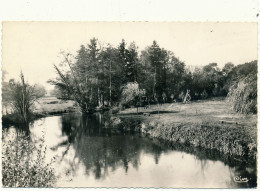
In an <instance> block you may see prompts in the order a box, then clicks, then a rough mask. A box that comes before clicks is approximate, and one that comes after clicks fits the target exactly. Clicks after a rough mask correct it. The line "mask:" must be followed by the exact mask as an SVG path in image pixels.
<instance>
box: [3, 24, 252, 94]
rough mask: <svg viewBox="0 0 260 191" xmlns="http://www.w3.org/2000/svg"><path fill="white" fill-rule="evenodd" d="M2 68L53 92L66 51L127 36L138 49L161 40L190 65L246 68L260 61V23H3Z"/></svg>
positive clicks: (115, 40)
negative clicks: (259, 55)
mask: <svg viewBox="0 0 260 191" xmlns="http://www.w3.org/2000/svg"><path fill="white" fill-rule="evenodd" d="M2 29H3V38H2V39H3V41H2V59H3V60H2V64H3V66H2V68H3V69H4V70H6V71H7V72H8V75H7V76H6V79H5V80H6V81H7V80H9V79H10V78H15V79H17V78H18V76H19V73H20V71H21V70H22V71H23V73H24V75H25V78H26V80H27V81H28V82H29V83H31V84H33V83H39V84H42V85H44V86H45V87H46V88H47V89H52V86H51V85H48V84H47V83H46V81H47V80H48V79H50V78H55V76H56V74H55V70H54V68H53V64H58V63H59V62H60V58H59V52H60V51H61V50H65V51H67V50H68V51H70V52H72V53H75V52H76V51H77V50H78V49H79V47H80V45H81V44H84V45H86V44H87V43H88V42H89V40H90V39H91V38H93V37H96V38H98V39H99V40H100V41H101V42H103V43H110V44H112V45H113V46H118V45H119V43H120V41H121V40H122V39H123V38H124V39H125V41H126V42H127V44H128V45H129V44H130V42H132V41H135V42H136V44H137V46H138V47H139V51H140V50H142V49H144V48H145V47H146V46H149V45H151V44H152V41H153V40H156V41H157V42H158V44H159V45H160V47H162V48H165V49H168V50H171V51H173V52H174V53H175V56H177V57H179V59H180V60H182V61H184V62H185V63H186V65H193V66H196V65H200V66H203V65H206V64H208V63H211V62H216V63H218V65H219V67H220V68H221V67H223V66H224V64H225V63H227V62H232V63H234V64H235V65H237V64H243V63H245V62H249V61H252V60H256V59H257V23H228V22H227V23H217V22H214V23H203V22H201V23H198V22H179V23H178V22H175V23H171V22H168V23H162V22H161V23H156V22H123V23H119V22H107V23H102V22H96V23H87V22H4V23H3V28H2Z"/></svg>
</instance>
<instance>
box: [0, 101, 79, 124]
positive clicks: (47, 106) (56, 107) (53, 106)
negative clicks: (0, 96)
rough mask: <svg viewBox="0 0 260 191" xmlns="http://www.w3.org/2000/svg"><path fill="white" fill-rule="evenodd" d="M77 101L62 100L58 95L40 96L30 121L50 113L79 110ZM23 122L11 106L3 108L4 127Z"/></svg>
mask: <svg viewBox="0 0 260 191" xmlns="http://www.w3.org/2000/svg"><path fill="white" fill-rule="evenodd" d="M77 110H78V108H77V107H76V106H75V102H74V101H71V100H60V99H57V98H56V97H42V98H39V99H38V100H37V101H36V102H35V103H34V105H33V109H32V114H31V115H30V119H29V120H30V121H33V120H35V119H37V118H41V117H46V116H49V115H56V114H61V113H68V112H74V111H77ZM19 123H22V122H21V121H20V120H19V115H18V114H16V113H14V112H12V110H11V108H10V107H8V106H7V107H6V108H5V109H4V110H3V116H2V124H3V127H9V126H12V125H17V124H19Z"/></svg>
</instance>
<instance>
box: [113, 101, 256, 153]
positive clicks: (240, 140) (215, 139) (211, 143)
mask: <svg viewBox="0 0 260 191" xmlns="http://www.w3.org/2000/svg"><path fill="white" fill-rule="evenodd" d="M158 110H159V114H158ZM144 113H145V114H147V113H149V114H150V116H149V115H143V114H144ZM116 116H117V117H119V118H120V119H121V120H122V121H124V122H126V121H128V122H127V124H131V123H133V122H130V121H139V124H140V125H139V130H140V131H141V132H143V133H145V134H148V135H149V136H151V137H156V138H161V139H164V140H168V141H171V142H178V143H184V144H189V145H193V146H195V147H203V148H207V149H216V150H218V151H220V152H222V153H225V154H231V155H239V156H245V155H250V156H253V157H255V156H256V148H257V144H256V143H257V115H243V114H238V113H236V112H234V111H233V110H232V106H231V104H229V103H228V101H227V100H226V99H223V98H215V99H210V100H203V101H196V102H192V103H190V104H182V103H173V104H162V105H159V106H158V105H152V106H151V107H150V108H148V109H144V108H139V114H137V113H136V108H129V109H126V110H124V111H120V112H119V113H118V114H117V115H116ZM135 125H136V124H135ZM127 128H128V129H129V127H127ZM135 129H136V128H135ZM137 129H138V128H137Z"/></svg>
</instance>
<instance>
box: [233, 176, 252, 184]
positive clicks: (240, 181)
mask: <svg viewBox="0 0 260 191" xmlns="http://www.w3.org/2000/svg"><path fill="white" fill-rule="evenodd" d="M234 181H235V182H238V183H245V182H248V181H249V180H248V178H246V177H245V178H242V177H241V176H235V177H234Z"/></svg>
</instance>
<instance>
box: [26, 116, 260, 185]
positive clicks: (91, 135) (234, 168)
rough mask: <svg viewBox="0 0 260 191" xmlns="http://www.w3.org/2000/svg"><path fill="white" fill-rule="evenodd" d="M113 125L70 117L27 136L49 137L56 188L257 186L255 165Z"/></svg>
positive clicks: (39, 124)
mask: <svg viewBox="0 0 260 191" xmlns="http://www.w3.org/2000/svg"><path fill="white" fill-rule="evenodd" d="M110 124H111V123H110V117H109V115H103V114H99V113H97V114H95V115H89V116H84V115H80V114H66V115H63V116H54V117H47V118H45V119H43V120H38V121H36V122H35V123H34V124H32V125H31V127H30V129H29V130H30V131H28V132H30V133H29V134H30V136H31V137H32V139H37V138H39V137H41V133H39V132H44V133H45V143H46V145H47V146H48V148H49V150H48V155H49V157H50V158H51V157H52V156H56V157H57V162H56V167H55V169H56V170H57V172H58V173H59V174H60V179H59V181H58V184H57V186H63V187H108V186H110V187H174V188H179V187H188V188H237V187H255V186H256V165H255V162H252V163H247V162H245V160H241V159H234V157H230V156H224V155H221V154H219V153H218V152H216V151H209V150H202V149H198V148H193V147H189V146H185V145H178V144H169V143H167V142H164V141H162V140H158V139H154V140H153V139H149V138H147V137H142V136H141V135H139V134H131V133H125V132H123V131H121V130H119V129H116V128H113V127H111V126H110ZM247 161H248V160H247ZM235 176H242V177H247V178H248V179H249V182H247V183H237V182H234V180H233V179H234V177H235Z"/></svg>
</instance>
